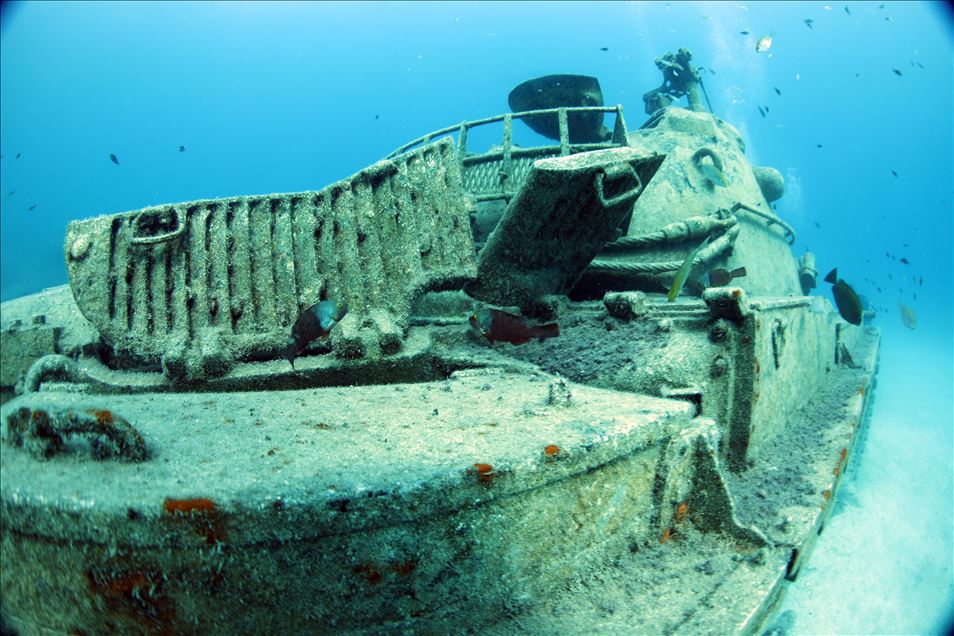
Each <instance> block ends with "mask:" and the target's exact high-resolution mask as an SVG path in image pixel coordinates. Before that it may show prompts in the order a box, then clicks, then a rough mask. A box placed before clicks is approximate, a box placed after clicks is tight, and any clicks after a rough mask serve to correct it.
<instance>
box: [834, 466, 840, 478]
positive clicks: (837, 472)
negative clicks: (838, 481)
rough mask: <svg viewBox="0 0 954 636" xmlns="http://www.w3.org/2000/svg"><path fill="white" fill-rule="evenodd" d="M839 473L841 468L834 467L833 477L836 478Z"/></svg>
mask: <svg viewBox="0 0 954 636" xmlns="http://www.w3.org/2000/svg"><path fill="white" fill-rule="evenodd" d="M840 472H841V468H840V467H838V466H835V477H837V476H838V474H839V473H840Z"/></svg>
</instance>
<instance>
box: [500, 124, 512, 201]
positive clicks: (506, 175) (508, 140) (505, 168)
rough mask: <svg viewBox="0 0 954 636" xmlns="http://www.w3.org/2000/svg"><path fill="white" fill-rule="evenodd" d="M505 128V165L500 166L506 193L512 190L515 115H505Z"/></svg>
mask: <svg viewBox="0 0 954 636" xmlns="http://www.w3.org/2000/svg"><path fill="white" fill-rule="evenodd" d="M503 122H504V130H503V165H502V166H501V168H500V184H501V186H502V187H501V190H503V193H504V194H508V193H509V192H510V177H511V175H512V174H513V161H512V158H511V154H512V152H513V117H512V116H511V114H510V113H507V114H506V115H504V120H503Z"/></svg>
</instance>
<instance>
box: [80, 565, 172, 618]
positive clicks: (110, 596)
mask: <svg viewBox="0 0 954 636" xmlns="http://www.w3.org/2000/svg"><path fill="white" fill-rule="evenodd" d="M117 565H119V564H117V563H113V564H104V565H101V566H93V567H91V568H90V569H89V570H87V571H86V579H87V582H88V583H89V592H90V594H91V595H92V596H94V597H97V598H98V601H99V602H100V603H102V605H103V606H104V609H105V611H106V614H107V616H109V617H110V618H119V619H121V620H122V621H123V622H126V621H131V622H132V623H133V624H135V625H136V626H137V627H139V628H140V630H136V631H141V633H146V634H171V633H177V632H178V631H179V630H178V629H176V627H177V622H178V621H177V620H176V606H175V603H174V601H173V600H172V599H171V598H170V597H169V596H168V595H167V593H166V591H165V589H164V581H165V579H166V577H164V576H163V574H162V572H161V571H160V570H159V569H158V568H154V567H147V568H143V567H122V566H120V567H116V566H117Z"/></svg>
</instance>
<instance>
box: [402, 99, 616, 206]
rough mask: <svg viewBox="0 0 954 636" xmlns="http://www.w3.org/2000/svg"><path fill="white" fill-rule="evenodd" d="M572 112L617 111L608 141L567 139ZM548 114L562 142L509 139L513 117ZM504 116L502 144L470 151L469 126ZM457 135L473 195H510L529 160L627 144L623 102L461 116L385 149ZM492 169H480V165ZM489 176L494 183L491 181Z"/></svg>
mask: <svg viewBox="0 0 954 636" xmlns="http://www.w3.org/2000/svg"><path fill="white" fill-rule="evenodd" d="M576 113H581V114H585V113H615V114H616V122H615V124H614V126H613V133H612V135H611V136H610V138H609V140H608V141H600V142H588V143H571V142H570V123H569V122H570V117H569V116H570V115H573V114H576ZM548 115H549V116H552V117H556V118H557V122H558V129H559V133H560V143H559V144H553V145H548V146H532V147H521V146H515V145H514V143H513V121H514V120H515V119H517V120H519V119H526V118H529V117H541V116H544V117H545V116H548ZM497 122H503V138H502V140H501V144H500V146H494V147H492V148H490V149H489V150H487V151H486V152H483V153H476V154H468V152H467V141H468V136H469V132H470V130H471V129H473V128H477V127H478V126H486V125H488V124H494V123H497ZM455 134H456V136H457V144H456V147H457V162H458V165H459V167H460V171H461V176H462V177H463V180H464V189H465V190H467V191H468V192H470V193H471V194H473V195H474V196H475V198H476V200H477V201H487V200H493V199H505V200H506V199H510V198H511V197H513V195H514V194H516V192H517V190H519V189H520V184H522V182H523V179H524V178H526V175H527V173H528V172H529V168H530V164H531V163H532V162H533V161H536V160H537V159H542V158H545V157H565V156H567V155H571V154H576V153H578V152H586V151H588V150H600V149H604V148H618V147H620V146H627V145H629V132H628V130H627V128H626V121H625V120H624V119H623V107H622V105H620V104H617V105H616V106H580V107H572V108H571V107H563V108H546V109H541V110H527V111H522V112H519V113H505V114H503V115H497V116H495V117H487V118H486V119H477V120H474V121H465V122H462V123H460V124H457V125H454V126H447V127H446V128H441V129H440V130H435V131H433V132H430V133H428V134H426V135H423V136H421V137H418V138H417V139H414V140H413V141H410V142H408V143H406V144H404V145H403V146H401V147H399V148H398V149H396V150H394V151H393V152H391V153H390V154H388V155H387V157H386V158H387V159H392V158H394V157H396V156H398V155H401V154H404V153H405V152H408V151H409V150H412V149H414V148H415V147H417V146H421V145H424V144H427V143H430V142H431V141H434V140H435V139H438V138H440V137H443V136H446V135H451V136H453V135H455ZM488 164H494V165H492V166H490V169H484V170H481V168H482V167H487V166H488ZM491 181H492V183H491Z"/></svg>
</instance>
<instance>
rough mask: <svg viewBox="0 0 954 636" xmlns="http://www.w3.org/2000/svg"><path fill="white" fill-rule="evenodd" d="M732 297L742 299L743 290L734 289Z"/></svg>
mask: <svg viewBox="0 0 954 636" xmlns="http://www.w3.org/2000/svg"><path fill="white" fill-rule="evenodd" d="M732 297H733V298H741V297H742V290H741V289H733V290H732Z"/></svg>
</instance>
